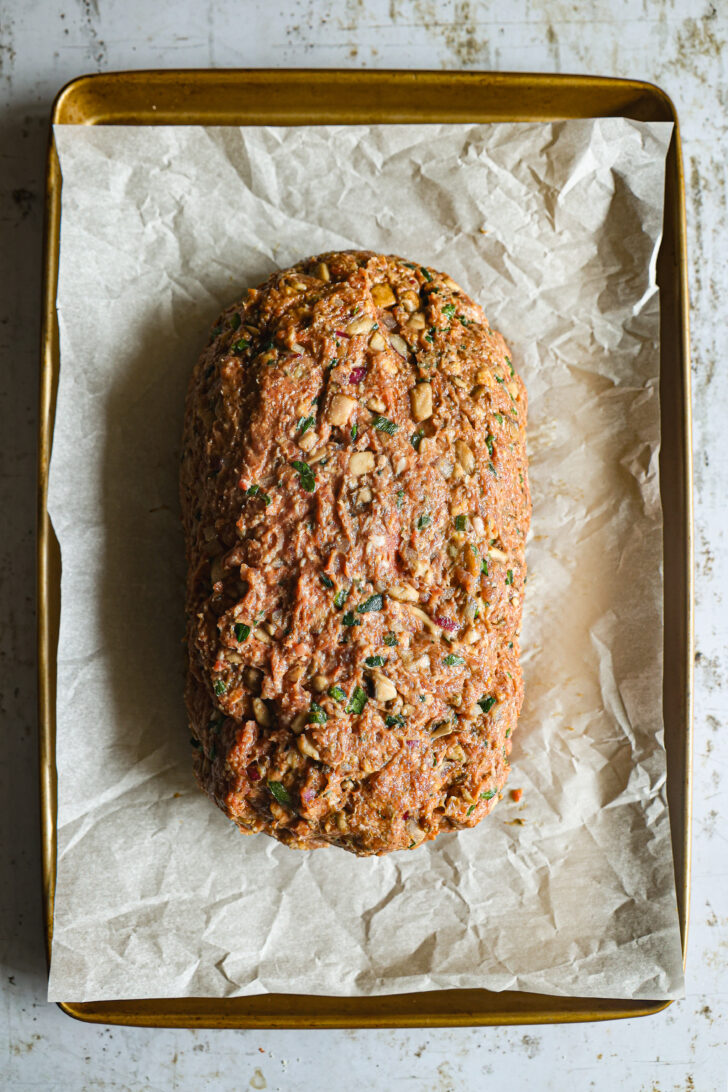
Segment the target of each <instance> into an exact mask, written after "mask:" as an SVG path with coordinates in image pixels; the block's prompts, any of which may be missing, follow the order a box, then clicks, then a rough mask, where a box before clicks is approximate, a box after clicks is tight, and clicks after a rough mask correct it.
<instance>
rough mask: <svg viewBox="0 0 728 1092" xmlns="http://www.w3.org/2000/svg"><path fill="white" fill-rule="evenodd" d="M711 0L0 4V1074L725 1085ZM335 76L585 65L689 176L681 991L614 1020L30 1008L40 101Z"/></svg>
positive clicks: (715, 21) (520, 1085) (721, 12)
mask: <svg viewBox="0 0 728 1092" xmlns="http://www.w3.org/2000/svg"><path fill="white" fill-rule="evenodd" d="M727 41H728V3H726V0H715V2H714V3H710V2H705V0H659V2H657V0H601V2H595V0H592V2H589V0H584V2H581V3H565V2H563V0H530V2H529V0H507V2H506V3H500V4H495V3H487V2H485V3H479V2H476V0H471V2H467V0H455V2H453V0H413V2H409V0H390V2H386V0H369V2H368V3H367V2H366V0H332V2H331V3H329V4H325V3H317V2H314V0H309V2H305V0H304V2H295V0H289V2H287V3H286V2H281V0H260V2H257V3H245V2H243V0H238V2H237V3H236V2H234V0H186V2H184V3H156V4H155V3H150V2H149V0H117V2H112V0H57V2H54V3H52V2H50V0H5V3H4V4H3V5H2V7H1V8H0V86H1V87H2V92H3V94H2V101H1V103H0V126H1V129H0V157H1V158H0V163H1V168H0V171H1V173H0V202H1V209H2V212H1V214H0V232H1V235H0V340H1V344H2V379H1V380H0V437H1V438H2V444H1V445H0V450H1V451H2V462H1V463H0V505H1V507H0V511H1V512H2V517H1V518H2V532H1V533H0V595H1V596H2V599H1V602H0V620H1V621H0V665H1V666H0V711H1V712H2V733H3V745H2V751H1V754H2V757H1V758H0V815H1V816H2V830H1V833H0V952H1V954H2V960H3V970H2V1014H3V1016H2V1028H1V1029H0V1044H1V1045H0V1049H1V1051H2V1054H1V1055H0V1086H2V1088H4V1089H5V1088H7V1089H11V1090H13V1092H15V1090H24V1089H43V1090H45V1089H69V1090H72V1092H76V1090H91V1089H110V1090H114V1092H117V1090H118V1092H121V1090H122V1089H130V1090H134V1092H136V1090H140V1089H160V1090H167V1089H188V1088H189V1089H194V1090H198V1089H199V1090H203V1089H205V1090H206V1089H236V1090H237V1089H247V1088H254V1089H263V1088H268V1089H286V1090H287V1089H299V1088H306V1087H307V1088H316V1089H318V1088H325V1089H328V1088H332V1089H334V1088H342V1089H346V1090H347V1092H349V1090H351V1092H354V1090H365V1089H377V1090H378V1089H391V1088H403V1089H412V1090H419V1089H423V1090H430V1089H431V1090H433V1092H448V1090H453V1092H454V1090H460V1089H468V1090H473V1092H479V1090H480V1089H485V1088H491V1087H492V1088H496V1087H502V1086H503V1085H504V1084H506V1083H507V1087H508V1088H509V1090H510V1092H521V1090H525V1089H529V1090H530V1089H533V1090H536V1092H540V1090H549V1092H550V1090H554V1092H555V1090H559V1092H561V1090H562V1089H564V1088H566V1089H569V1090H571V1089H573V1090H574V1092H581V1090H582V1089H595V1090H598V1092H602V1090H604V1092H607V1090H609V1092H611V1090H612V1089H613V1088H614V1087H615V1085H616V1086H617V1087H619V1088H620V1089H621V1092H671V1090H685V1092H687V1090H691V1092H693V1090H694V1092H725V1089H726V1070H727V1066H728V1027H727V1026H726V1018H727V1017H728V996H727V993H726V988H727V987H726V971H728V900H727V899H726V893H727V891H728V856H727V852H726V846H727V843H728V830H727V827H726V822H725V812H726V804H727V803H728V736H727V735H726V732H725V730H724V726H725V721H726V712H727V710H728V698H727V697H726V692H725V683H726V674H727V672H728V655H727V653H726V648H728V625H727V624H726V618H725V612H724V610H723V601H722V600H723V588H724V587H725V586H726V585H728V544H727V543H726V528H727V525H728V516H727V515H726V504H725V493H726V478H727V474H726V471H727V469H728V459H727V457H726V436H727V435H728V375H727V369H726V364H725V361H726V356H727V352H726V350H727V349H728V333H727V331H728V324H727V323H726V319H725V306H724V299H725V297H726V295H727V294H728V259H727V257H726V254H727V250H728V248H727V245H726V232H725V226H726V164H727V162H728V139H727V121H726V107H727V105H728V101H727V100H728V81H727V79H726V76H727V73H726V64H727V58H728V52H727V45H726V43H727ZM305 65H309V66H321V67H332V66H338V65H352V66H362V67H391V68H443V69H446V68H479V69H490V68H492V69H501V70H522V71H529V70H530V71H551V72H553V71H556V72H584V73H599V74H602V75H613V76H628V77H634V78H639V79H645V80H651V81H654V82H656V83H658V84H660V85H661V86H662V87H663V88H664V89H665V90H666V91H667V92H668V93H669V94H670V95H671V96H672V98H673V100H674V101H675V103H676V105H677V108H678V112H679V115H680V120H681V123H682V131H683V140H684V150H685V166H686V175H687V179H688V227H689V236H690V288H691V293H692V345H693V383H694V391H693V394H694V400H693V405H694V421H695V461H696V482H695V500H696V548H697V563H696V586H697V604H696V606H697V615H696V622H697V649H698V651H697V656H696V683H697V702H696V719H695V729H696V731H695V775H696V780H695V821H694V828H693V830H694V839H693V844H694V870H693V901H692V924H691V936H690V951H689V963H688V990H689V996H688V998H687V999H686V1000H685V1001H681V1002H677V1003H675V1004H674V1005H672V1006H671V1007H670V1008H669V1009H668V1010H667V1011H666V1012H664V1013H662V1014H660V1015H658V1016H656V1017H651V1018H649V1019H647V1020H643V1021H631V1022H621V1023H617V1024H613V1025H591V1026H588V1025H584V1026H575V1027H561V1028H559V1027H547V1028H538V1027H534V1028H514V1029H506V1028H495V1029H483V1030H468V1029H462V1030H456V1031H419V1032H404V1033H402V1032H390V1031H383V1032H341V1033H321V1032H308V1033H297V1032H287V1033H280V1032H278V1033H276V1032H267V1033H266V1032H264V1033H257V1032H217V1033H208V1032H191V1031H180V1032H176V1031H147V1030H125V1029H118V1028H94V1027H91V1026H87V1025H81V1024H75V1023H73V1022H72V1021H70V1020H69V1019H68V1018H67V1017H66V1016H64V1015H63V1014H62V1013H61V1012H60V1011H59V1010H58V1009H56V1008H55V1007H54V1006H49V1005H47V1004H45V1002H44V1000H43V997H44V993H45V965H44V955H43V948H42V942H41V912H40V885H39V872H38V844H39V834H38V822H37V818H36V815H37V791H36V774H35V770H36V764H37V745H36V738H35V736H36V716H35V630H34V625H35V622H34V614H33V611H34V559H33V549H34V516H35V511H34V505H35V497H34V475H35V429H36V399H37V388H38V380H37V375H38V352H37V342H38V303H39V291H40V240H41V229H42V218H43V168H44V153H45V146H46V139H47V123H48V112H49V108H50V103H51V101H52V98H53V96H54V94H55V92H56V91H57V90H58V88H59V87H60V86H61V85H62V84H64V83H65V82H66V81H67V80H69V79H71V78H72V77H74V76H76V75H78V74H80V73H83V72H92V71H105V70H114V69H125V68H156V67H159V68H165V67H206V66H214V67H226V66H227V67H233V66H257V67H260V66H273V67H275V66H280V67H287V66H288V67H292V66H305Z"/></svg>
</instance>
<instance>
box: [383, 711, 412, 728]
mask: <svg viewBox="0 0 728 1092" xmlns="http://www.w3.org/2000/svg"><path fill="white" fill-rule="evenodd" d="M384 723H385V724H386V725H387V728H404V726H405V724H406V723H407V721H406V720H405V719H404V717H403V716H402V714H401V713H389V715H388V716H386V717H385V718H384Z"/></svg>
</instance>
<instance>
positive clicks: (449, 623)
mask: <svg viewBox="0 0 728 1092" xmlns="http://www.w3.org/2000/svg"><path fill="white" fill-rule="evenodd" d="M435 621H436V622H437V624H438V626H439V627H440V629H444V630H446V631H447V633H453V632H454V631H455V630H456V629H457V628H458V624H457V622H456V621H454V619H452V618H446V617H445V616H444V615H443V614H439V615H438V616H437V617H436V618H435Z"/></svg>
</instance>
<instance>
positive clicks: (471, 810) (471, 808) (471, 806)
mask: <svg viewBox="0 0 728 1092" xmlns="http://www.w3.org/2000/svg"><path fill="white" fill-rule="evenodd" d="M474 811H475V804H471V805H470V807H469V808H468V810H467V811H466V813H465V814H466V815H472V814H473V812H474Z"/></svg>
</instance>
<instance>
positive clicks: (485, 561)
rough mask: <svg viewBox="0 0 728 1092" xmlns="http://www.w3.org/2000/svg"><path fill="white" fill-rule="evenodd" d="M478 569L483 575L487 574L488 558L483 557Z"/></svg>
mask: <svg viewBox="0 0 728 1092" xmlns="http://www.w3.org/2000/svg"><path fill="white" fill-rule="evenodd" d="M480 571H481V573H482V574H483V576H487V575H488V558H487V557H484V558H483V560H482V561H481V562H480Z"/></svg>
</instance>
